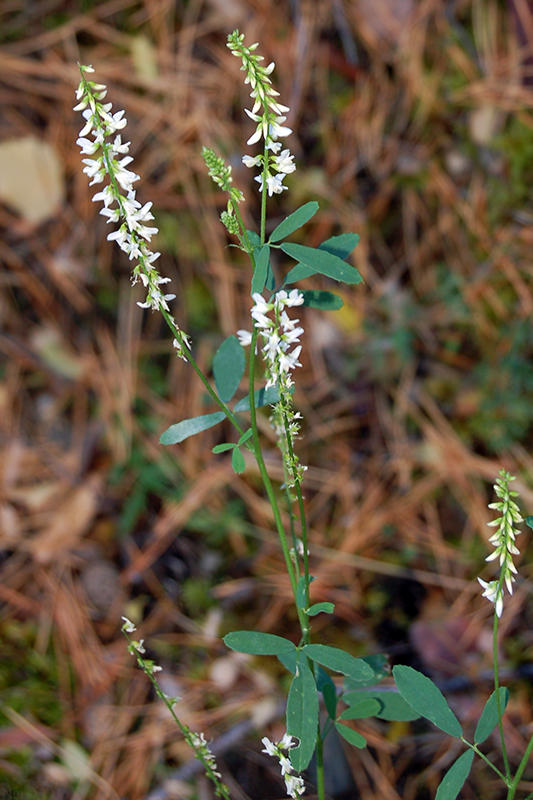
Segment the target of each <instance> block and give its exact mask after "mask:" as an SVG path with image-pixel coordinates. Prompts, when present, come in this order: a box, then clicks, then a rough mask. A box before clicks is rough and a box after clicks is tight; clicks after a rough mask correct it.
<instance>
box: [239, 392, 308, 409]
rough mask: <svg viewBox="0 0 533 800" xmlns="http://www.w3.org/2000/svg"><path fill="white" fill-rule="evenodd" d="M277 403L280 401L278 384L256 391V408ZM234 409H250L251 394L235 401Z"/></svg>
mask: <svg viewBox="0 0 533 800" xmlns="http://www.w3.org/2000/svg"><path fill="white" fill-rule="evenodd" d="M293 388H294V387H292V386H291V389H293ZM276 403H279V392H278V389H277V386H269V387H268V389H258V390H257V392H254V405H255V407H256V408H261V407H262V406H273V405H275V404H276ZM233 410H234V411H249V410H250V398H249V396H248V395H246V397H243V398H242V400H239V402H238V403H235V406H234V408H233Z"/></svg>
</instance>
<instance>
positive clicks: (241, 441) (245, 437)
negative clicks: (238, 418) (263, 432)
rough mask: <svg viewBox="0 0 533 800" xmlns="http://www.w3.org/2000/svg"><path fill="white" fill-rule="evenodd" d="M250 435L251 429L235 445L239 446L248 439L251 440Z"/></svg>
mask: <svg viewBox="0 0 533 800" xmlns="http://www.w3.org/2000/svg"><path fill="white" fill-rule="evenodd" d="M252 434H253V430H252V429H251V428H248V430H247V431H245V432H244V433H243V435H242V436H241V437H240V438H239V441H238V442H237V444H239V445H243V444H246V442H247V441H248V439H250V438H251V436H252Z"/></svg>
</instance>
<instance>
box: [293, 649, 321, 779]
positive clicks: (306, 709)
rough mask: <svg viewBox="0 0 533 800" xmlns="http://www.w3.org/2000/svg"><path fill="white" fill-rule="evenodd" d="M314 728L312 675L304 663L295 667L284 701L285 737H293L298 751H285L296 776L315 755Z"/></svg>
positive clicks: (315, 706)
mask: <svg viewBox="0 0 533 800" xmlns="http://www.w3.org/2000/svg"><path fill="white" fill-rule="evenodd" d="M317 728H318V693H317V688H316V683H315V678H314V676H313V673H312V672H311V670H310V669H309V667H308V666H307V664H306V663H305V660H304V661H303V662H302V661H300V663H299V664H298V666H297V672H296V675H295V677H294V678H293V681H292V683H291V688H290V690H289V697H288V699H287V733H288V734H290V735H291V736H297V737H298V739H299V740H300V744H299V745H298V747H293V748H291V750H290V751H289V755H290V759H291V764H292V766H293V767H294V769H295V770H296V771H297V772H302V770H304V769H306V768H307V766H308V764H309V762H310V761H311V758H312V756H313V753H314V752H315V746H316V737H317Z"/></svg>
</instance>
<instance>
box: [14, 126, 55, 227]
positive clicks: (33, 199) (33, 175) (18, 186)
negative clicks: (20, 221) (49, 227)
mask: <svg viewBox="0 0 533 800" xmlns="http://www.w3.org/2000/svg"><path fill="white" fill-rule="evenodd" d="M64 199H65V180H64V175H63V168H62V164H61V159H60V157H59V154H58V153H57V151H56V150H55V149H54V148H53V147H52V145H50V144H48V143H47V142H43V141H41V140H39V139H37V138H36V137H34V136H26V137H25V138H23V139H8V140H7V141H5V142H0V201H2V202H4V203H6V205H8V206H11V208H13V210H14V211H16V212H17V213H18V214H20V215H21V216H22V217H24V219H26V220H27V221H28V222H31V223H32V224H34V225H39V224H40V223H41V222H44V220H46V219H50V218H51V217H53V216H54V215H55V214H57V212H58V211H59V209H60V208H61V205H62V204H63V201H64Z"/></svg>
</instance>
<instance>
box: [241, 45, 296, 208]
mask: <svg viewBox="0 0 533 800" xmlns="http://www.w3.org/2000/svg"><path fill="white" fill-rule="evenodd" d="M257 46H258V45H257V42H256V43H255V44H252V45H251V46H250V47H245V46H244V34H239V32H238V31H234V32H233V33H232V34H231V35H230V36H228V47H229V48H230V50H231V52H232V53H233V55H234V56H237V57H238V58H241V59H242V67H241V69H242V70H244V71H245V72H246V78H245V79H244V82H245V83H248V84H250V86H251V87H252V91H251V92H250V97H251V98H252V99H253V101H254V105H253V108H252V110H251V111H250V110H249V109H247V108H245V109H244V111H245V113H246V114H248V116H249V117H250V118H251V119H253V121H254V122H257V127H256V129H255V132H254V133H253V134H252V136H250V138H249V139H248V141H247V144H248V145H252V144H256V143H257V142H258V141H259V140H260V139H261V137H263V138H264V140H265V153H264V154H263V155H257V156H254V157H252V156H243V159H242V161H243V164H244V165H245V166H246V167H261V170H262V174H261V175H258V176H256V178H255V180H256V181H257V182H258V183H259V191H261V192H262V191H263V188H264V183H265V182H266V186H267V191H268V194H269V196H270V197H272V195H273V194H281V193H282V192H283V191H284V190H285V189H287V188H288V187H287V186H284V185H283V179H284V178H285V176H286V175H289V174H290V173H291V172H294V170H295V169H296V165H295V164H294V161H293V159H294V156H292V155H291V153H290V150H281V143H280V142H278V139H279V138H282V137H284V136H289V135H290V134H291V133H292V130H291V128H287V127H286V126H285V125H284V124H283V123H284V122H286V120H287V117H286V116H285V115H286V114H287V112H288V111H290V109H289V108H288V107H287V106H283V105H281V103H278V102H277V100H275V98H276V97H279V92H277V91H276V90H275V89H273V88H272V81H271V80H270V77H269V75H271V74H272V72H273V70H274V67H275V64H274V62H272V63H271V64H269V65H268V66H267V67H262V66H261V65H260V64H259V62H260V61H263V56H256V55H254V53H253V51H254V50H255V49H256V48H257ZM280 151H281V152H280ZM265 159H266V161H265ZM274 173H275V174H274Z"/></svg>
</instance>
